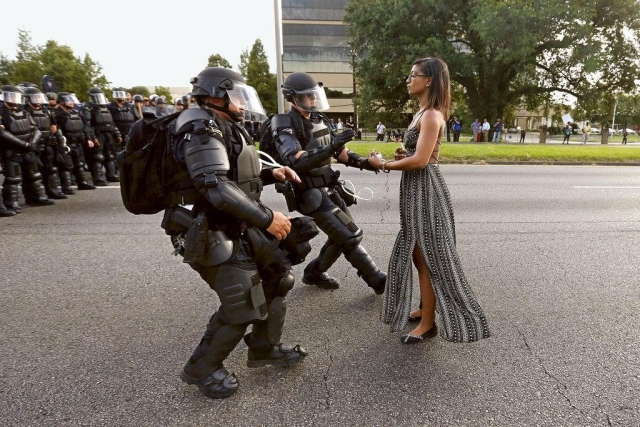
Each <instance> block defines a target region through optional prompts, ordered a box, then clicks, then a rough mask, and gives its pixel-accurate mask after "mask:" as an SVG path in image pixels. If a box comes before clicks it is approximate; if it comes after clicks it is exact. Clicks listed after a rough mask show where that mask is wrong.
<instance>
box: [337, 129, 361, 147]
mask: <svg viewBox="0 0 640 427" xmlns="http://www.w3.org/2000/svg"><path fill="white" fill-rule="evenodd" d="M355 134H356V133H355V132H354V130H353V129H347V130H345V131H343V132H342V133H339V134H337V135H336V136H335V137H334V138H333V141H331V148H332V149H333V150H334V151H339V150H341V149H342V147H344V144H346V143H347V142H349V141H351V140H352V139H353V137H354V136H355Z"/></svg>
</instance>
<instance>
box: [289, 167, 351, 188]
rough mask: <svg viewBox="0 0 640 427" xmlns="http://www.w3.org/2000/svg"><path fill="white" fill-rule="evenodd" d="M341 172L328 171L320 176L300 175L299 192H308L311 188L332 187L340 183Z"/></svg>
mask: <svg viewBox="0 0 640 427" xmlns="http://www.w3.org/2000/svg"><path fill="white" fill-rule="evenodd" d="M339 177H340V171H334V170H332V169H328V170H327V171H326V172H325V173H323V174H322V175H318V176H312V175H300V181H301V182H300V183H299V184H296V186H297V187H298V189H299V190H308V189H310V188H321V187H332V186H334V185H336V184H337V183H338V178H339Z"/></svg>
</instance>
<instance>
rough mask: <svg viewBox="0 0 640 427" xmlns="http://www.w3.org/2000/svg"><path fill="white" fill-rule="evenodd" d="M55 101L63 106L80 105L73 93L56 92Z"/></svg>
mask: <svg viewBox="0 0 640 427" xmlns="http://www.w3.org/2000/svg"><path fill="white" fill-rule="evenodd" d="M57 102H58V104H59V105H62V106H63V107H65V108H73V107H75V106H76V105H80V101H79V100H78V98H77V97H76V95H75V93H69V92H58V99H57Z"/></svg>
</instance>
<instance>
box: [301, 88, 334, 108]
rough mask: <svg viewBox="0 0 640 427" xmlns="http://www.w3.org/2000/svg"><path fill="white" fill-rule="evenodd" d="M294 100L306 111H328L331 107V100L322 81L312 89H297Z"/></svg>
mask: <svg viewBox="0 0 640 427" xmlns="http://www.w3.org/2000/svg"><path fill="white" fill-rule="evenodd" d="M293 101H294V103H295V104H296V105H297V106H298V108H300V109H302V110H305V111H326V110H328V109H329V101H328V100H327V95H326V94H325V92H324V88H323V87H322V84H321V83H318V84H317V85H316V86H314V87H312V88H310V89H305V90H300V91H296V93H295V94H294V96H293Z"/></svg>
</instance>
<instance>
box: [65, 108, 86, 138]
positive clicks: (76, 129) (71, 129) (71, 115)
mask: <svg viewBox="0 0 640 427" xmlns="http://www.w3.org/2000/svg"><path fill="white" fill-rule="evenodd" d="M66 115H67V120H66V121H65V123H64V129H63V131H64V134H65V136H66V137H67V138H70V139H74V140H79V139H82V138H83V137H84V121H83V120H82V117H80V114H78V112H77V111H75V110H70V111H68V112H67V113H66Z"/></svg>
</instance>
